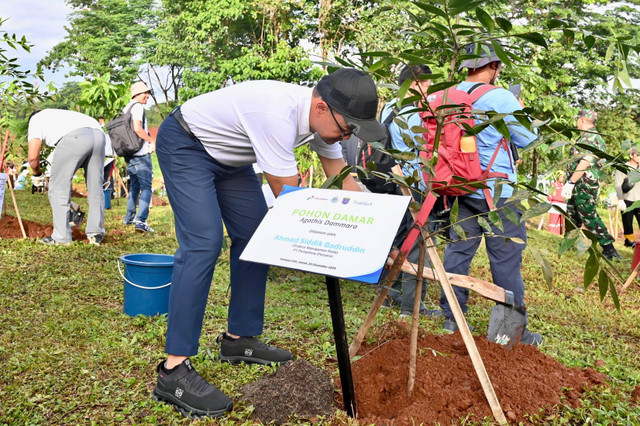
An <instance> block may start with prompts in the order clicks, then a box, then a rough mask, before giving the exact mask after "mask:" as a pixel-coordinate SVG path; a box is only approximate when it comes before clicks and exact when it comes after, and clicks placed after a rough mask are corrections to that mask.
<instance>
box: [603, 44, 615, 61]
mask: <svg viewBox="0 0 640 426" xmlns="http://www.w3.org/2000/svg"><path fill="white" fill-rule="evenodd" d="M615 48H616V46H615V43H611V44H610V45H609V47H607V53H606V54H605V55H604V61H605V62H609V61H610V60H611V57H612V56H613V52H614V49H615Z"/></svg>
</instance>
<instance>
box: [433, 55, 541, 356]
mask: <svg viewBox="0 0 640 426" xmlns="http://www.w3.org/2000/svg"><path fill="white" fill-rule="evenodd" d="M466 53H467V55H479V57H478V58H473V59H468V60H466V61H464V62H462V64H460V67H459V71H462V69H464V68H468V69H469V73H468V75H467V78H466V80H465V81H463V82H462V83H460V84H459V85H458V86H457V89H458V90H464V91H466V92H468V93H471V92H472V91H473V90H474V89H476V88H477V87H479V86H481V85H483V84H494V83H495V82H496V80H497V79H498V76H499V75H500V71H501V70H502V62H501V61H500V59H499V58H498V56H497V55H496V53H495V50H494V48H493V46H492V45H491V44H483V45H481V46H477V45H475V44H470V45H468V46H467V47H466ZM522 108H523V105H522V104H521V102H520V101H518V99H516V97H515V96H514V95H513V94H512V93H511V92H509V91H508V90H506V89H503V88H501V87H497V88H495V89H493V90H490V91H489V92H487V93H485V94H484V95H483V96H481V97H480V98H479V99H478V100H477V101H476V102H475V103H474V104H473V109H477V110H482V111H495V112H497V113H506V114H511V113H513V112H514V111H517V110H520V109H522ZM504 121H505V123H506V124H507V126H508V128H509V133H510V134H511V140H512V142H514V144H515V146H517V147H519V148H524V147H526V146H527V145H529V144H530V143H531V142H533V140H534V139H536V135H535V134H534V133H532V132H530V131H529V130H527V129H526V128H525V127H523V126H522V125H520V124H519V123H518V122H517V121H516V119H515V118H514V117H513V116H512V115H509V116H507V117H505V119H504ZM502 139H503V136H502V134H501V133H500V132H498V130H497V129H496V128H495V127H494V126H489V127H487V128H485V129H484V130H482V131H481V132H480V133H478V135H477V136H476V142H477V150H478V155H479V156H480V163H481V165H482V167H483V169H484V168H486V167H488V165H489V162H490V161H491V158H492V156H493V154H494V152H495V150H496V147H497V146H498V144H499V143H500V141H501V140H502ZM490 171H491V172H495V173H503V174H506V175H507V176H508V178H507V180H508V181H510V182H514V183H515V182H517V181H518V175H517V173H516V168H515V165H514V162H513V154H512V153H511V152H510V151H509V150H506V149H503V148H501V149H500V150H499V152H498V154H497V157H496V159H495V162H494V163H493V165H492V167H491V170H490ZM487 185H488V186H489V188H490V191H491V195H492V196H493V195H494V194H495V188H494V186H495V181H493V180H489V181H488V182H487ZM512 194H513V187H512V186H511V185H506V184H505V185H503V186H502V193H501V194H500V199H499V200H497V202H496V203H495V205H496V207H497V209H498V210H497V213H498V214H499V215H500V218H501V219H502V225H503V227H504V229H499V228H498V227H497V226H496V225H494V224H493V223H491V222H489V223H491V234H492V235H489V233H488V232H487V231H486V230H485V229H484V228H483V227H482V226H481V225H480V223H479V221H478V217H484V218H485V219H487V216H488V213H489V211H490V207H489V202H490V201H488V200H487V199H486V198H485V195H484V193H483V191H482V190H478V191H476V192H475V193H472V194H469V195H464V196H459V197H458V223H459V225H460V226H461V227H462V229H464V231H465V233H466V235H467V238H465V239H460V237H459V236H458V234H457V233H456V232H454V230H453V228H452V229H451V231H450V233H449V237H450V238H451V240H452V242H451V243H449V244H447V246H446V248H445V252H444V268H445V270H446V271H447V272H451V273H454V274H462V275H469V268H470V265H471V261H472V260H473V257H474V256H475V254H476V251H477V250H478V246H479V245H480V241H481V237H482V235H483V234H484V236H485V245H486V249H487V256H488V257H489V264H490V266H491V275H492V277H493V282H494V283H496V284H497V285H499V286H500V287H502V288H504V289H505V290H509V291H512V292H513V295H514V301H515V303H516V304H517V305H521V306H525V301H524V289H525V286H524V280H523V278H522V271H521V268H522V252H523V251H524V249H525V244H526V241H527V231H526V228H525V224H524V222H522V223H520V224H518V225H516V224H514V223H513V222H511V221H510V220H509V219H507V217H506V216H505V214H504V213H503V209H510V210H512V211H513V213H515V215H517V217H518V219H520V217H521V216H522V212H521V211H520V210H519V209H518V208H517V206H516V204H515V203H514V202H509V203H508V202H507V200H508V198H509V197H511V195H512ZM505 237H508V238H519V239H520V240H522V241H523V242H524V243H525V244H518V243H516V242H513V241H507V240H506V239H505ZM454 292H455V294H456V298H457V299H458V303H460V307H461V308H462V311H463V312H464V313H466V312H467V309H468V308H467V300H468V299H469V290H468V289H466V288H461V287H454ZM440 307H441V308H442V315H443V316H444V317H445V321H444V324H443V328H444V329H445V330H447V331H450V332H453V331H456V330H457V329H458V324H456V322H455V319H454V318H453V313H452V311H451V307H450V306H449V302H448V301H447V298H446V297H445V295H444V293H442V294H441V296H440ZM525 326H526V319H525ZM520 341H521V342H522V343H525V344H532V345H538V344H540V343H541V342H542V337H541V336H540V335H539V334H538V333H532V332H530V331H529V330H527V329H526V327H525V329H524V331H523V333H522V337H521V339H520Z"/></svg>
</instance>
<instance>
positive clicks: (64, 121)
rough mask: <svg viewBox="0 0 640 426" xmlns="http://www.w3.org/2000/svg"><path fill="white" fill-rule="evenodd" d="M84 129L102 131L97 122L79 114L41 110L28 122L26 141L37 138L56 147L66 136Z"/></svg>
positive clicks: (61, 110) (56, 110)
mask: <svg viewBox="0 0 640 426" xmlns="http://www.w3.org/2000/svg"><path fill="white" fill-rule="evenodd" d="M85 127H88V128H90V129H98V130H100V131H102V127H100V123H98V120H96V119H95V118H92V117H89V116H88V115H85V114H82V113H80V112H76V111H67V110H65V109H54V108H48V109H43V110H42V111H40V112H39V113H37V114H35V115H34V116H33V117H31V120H29V133H28V140H31V139H35V138H38V139H40V140H41V141H43V142H44V143H46V144H47V145H49V146H56V144H57V143H58V141H59V140H60V139H62V137H63V136H65V135H66V134H68V133H71V132H73V131H74V130H78V129H82V128H85Z"/></svg>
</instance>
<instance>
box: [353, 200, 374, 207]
mask: <svg viewBox="0 0 640 426" xmlns="http://www.w3.org/2000/svg"><path fill="white" fill-rule="evenodd" d="M353 204H357V205H359V206H370V205H372V204H373V203H370V202H367V201H354V202H353Z"/></svg>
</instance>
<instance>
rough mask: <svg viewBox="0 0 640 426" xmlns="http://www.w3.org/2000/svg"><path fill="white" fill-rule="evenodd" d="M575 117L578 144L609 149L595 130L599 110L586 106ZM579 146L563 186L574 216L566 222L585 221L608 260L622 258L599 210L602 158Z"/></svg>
mask: <svg viewBox="0 0 640 426" xmlns="http://www.w3.org/2000/svg"><path fill="white" fill-rule="evenodd" d="M575 118H576V119H577V126H578V129H579V130H582V131H583V133H582V135H580V138H578V140H577V141H576V144H585V145H589V146H592V147H593V148H596V149H599V150H600V151H602V152H606V151H607V145H606V144H605V143H604V139H602V137H601V136H600V135H599V134H597V133H596V132H597V131H596V120H597V118H598V116H597V114H596V112H595V111H591V110H585V109H583V110H580V111H579V112H578V115H577V116H576V117H575ZM580 149H581V151H578V150H577V149H576V148H575V147H572V148H571V156H572V157H578V159H577V160H576V161H574V162H572V163H570V164H569V166H568V168H567V176H568V180H567V183H565V184H564V187H563V188H562V196H563V197H564V198H565V199H566V200H567V215H568V216H569V218H570V219H571V221H567V223H566V232H569V231H571V230H572V229H574V228H575V227H576V226H577V227H578V228H580V227H581V226H582V225H584V226H585V227H586V228H587V229H588V230H589V231H591V232H593V234H594V235H595V236H596V238H597V239H598V244H600V245H601V246H602V255H603V256H604V257H606V258H607V259H609V260H612V259H613V258H618V259H621V257H620V255H619V254H618V251H617V250H616V249H615V247H614V246H613V242H614V241H615V240H616V239H615V238H614V237H613V236H611V234H609V231H607V227H606V226H605V224H604V222H603V221H602V219H601V218H600V216H599V215H598V212H597V210H596V206H597V204H598V193H599V192H600V175H601V174H602V173H603V172H602V163H601V162H602V161H603V160H600V159H599V158H598V157H597V156H596V155H594V154H593V153H592V152H591V151H587V150H586V149H582V148H580ZM572 222H573V223H572ZM574 224H575V226H574Z"/></svg>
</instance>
